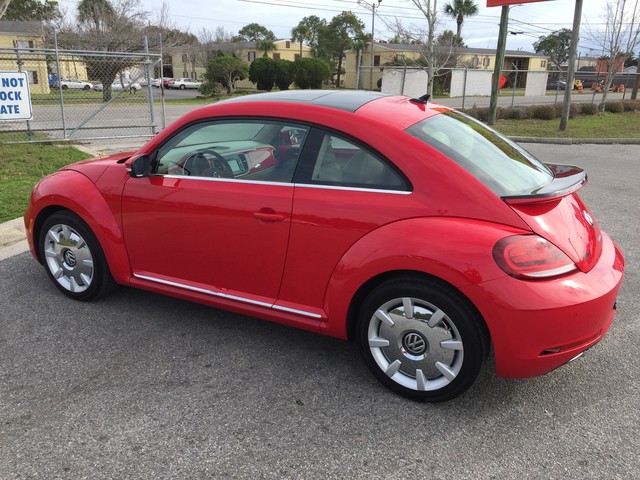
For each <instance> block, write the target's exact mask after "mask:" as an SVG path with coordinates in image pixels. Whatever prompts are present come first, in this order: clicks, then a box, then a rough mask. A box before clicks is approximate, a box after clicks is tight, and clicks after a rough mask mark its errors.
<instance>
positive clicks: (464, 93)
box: [449, 67, 469, 110]
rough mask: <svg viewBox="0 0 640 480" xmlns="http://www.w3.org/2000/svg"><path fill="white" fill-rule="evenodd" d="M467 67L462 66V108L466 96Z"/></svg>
mask: <svg viewBox="0 0 640 480" xmlns="http://www.w3.org/2000/svg"><path fill="white" fill-rule="evenodd" d="M468 70H469V69H468V68H467V67H464V82H463V83H462V110H464V102H465V100H466V98H467V74H468ZM451 79H453V70H452V71H451ZM449 92H451V85H449Z"/></svg>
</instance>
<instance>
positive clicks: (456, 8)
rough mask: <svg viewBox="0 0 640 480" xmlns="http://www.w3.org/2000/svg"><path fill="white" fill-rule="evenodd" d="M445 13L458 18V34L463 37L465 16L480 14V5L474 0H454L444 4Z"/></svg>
mask: <svg viewBox="0 0 640 480" xmlns="http://www.w3.org/2000/svg"><path fill="white" fill-rule="evenodd" d="M444 13H445V14H446V15H449V16H450V17H451V18H455V19H456V23H457V24H458V31H457V32H456V34H457V35H458V37H460V38H462V22H463V21H464V17H471V16H472V15H477V14H478V5H476V4H475V2H474V1H473V0H453V1H452V2H451V3H447V4H446V5H445V6H444Z"/></svg>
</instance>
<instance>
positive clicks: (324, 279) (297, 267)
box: [276, 128, 424, 316]
mask: <svg viewBox="0 0 640 480" xmlns="http://www.w3.org/2000/svg"><path fill="white" fill-rule="evenodd" d="M304 149H305V154H304V160H303V161H302V162H301V164H300V166H299V168H298V169H297V171H296V178H295V182H296V190H295V198H294V208H293V214H292V219H293V220H292V226H291V234H290V240H289V251H288V254H287V264H286V268H285V273H284V277H283V280H282V287H281V290H280V295H279V298H278V302H277V304H276V307H286V308H290V309H295V310H297V311H301V312H310V313H315V314H319V315H320V316H322V315H324V313H325V312H323V310H322V307H323V302H324V296H325V293H326V288H327V284H328V281H329V279H330V277H331V274H332V272H333V271H334V269H335V267H336V265H337V263H338V262H339V260H340V259H341V258H342V256H343V255H344V254H345V252H347V250H348V249H349V248H350V247H351V246H352V245H354V244H355V243H356V242H357V241H358V240H359V239H360V238H362V237H363V236H365V235H366V234H367V233H369V232H371V231H373V230H375V229H376V228H378V227H380V226H382V225H385V224H388V223H391V222H393V221H396V220H398V219H400V218H411V217H416V216H420V215H421V214H422V212H423V211H424V209H423V207H422V205H421V204H420V203H419V202H416V200H415V198H414V196H413V195H411V192H412V187H411V184H410V183H409V181H408V180H407V179H406V177H405V176H404V175H403V174H402V173H401V172H400V171H399V170H398V169H397V168H396V167H395V166H394V165H392V164H391V163H390V162H389V161H388V160H387V159H385V158H383V157H382V156H381V155H379V154H378V153H376V152H375V151H373V150H372V149H370V148H369V147H368V146H366V145H364V144H362V143H360V142H357V141H356V140H354V139H351V138H348V137H346V136H342V135H340V134H338V133H334V132H329V131H325V130H321V129H319V128H314V129H312V131H311V133H310V134H309V135H308V139H307V140H306V142H305V147H304Z"/></svg>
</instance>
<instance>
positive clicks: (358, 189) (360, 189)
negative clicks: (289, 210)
mask: <svg viewBox="0 0 640 480" xmlns="http://www.w3.org/2000/svg"><path fill="white" fill-rule="evenodd" d="M295 185H296V187H301V188H317V189H321V190H346V191H350V192H373V193H388V194H391V195H411V194H412V193H413V192H411V191H407V190H386V189H383V188H363V187H348V186H341V185H314V184H310V183H296V184H295Z"/></svg>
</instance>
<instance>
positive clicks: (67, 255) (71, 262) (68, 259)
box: [63, 250, 76, 268]
mask: <svg viewBox="0 0 640 480" xmlns="http://www.w3.org/2000/svg"><path fill="white" fill-rule="evenodd" d="M63 256H64V263H66V264H67V265H68V266H69V267H70V268H73V267H75V266H76V256H75V255H74V253H73V252H72V251H71V250H67V251H66V252H64V255H63Z"/></svg>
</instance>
